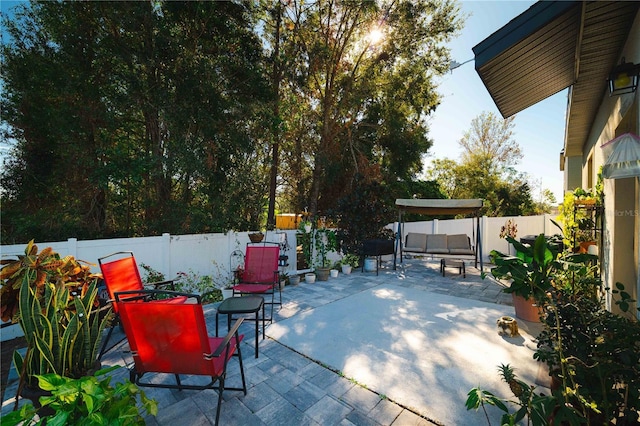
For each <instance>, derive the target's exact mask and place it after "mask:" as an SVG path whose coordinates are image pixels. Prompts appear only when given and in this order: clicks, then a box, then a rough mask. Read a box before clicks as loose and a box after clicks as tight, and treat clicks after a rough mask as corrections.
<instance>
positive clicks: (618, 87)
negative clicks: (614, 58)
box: [608, 58, 640, 96]
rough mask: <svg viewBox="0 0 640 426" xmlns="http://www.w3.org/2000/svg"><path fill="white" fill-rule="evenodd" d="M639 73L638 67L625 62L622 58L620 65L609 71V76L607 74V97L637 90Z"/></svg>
mask: <svg viewBox="0 0 640 426" xmlns="http://www.w3.org/2000/svg"><path fill="white" fill-rule="evenodd" d="M639 72H640V66H639V65H635V64H633V63H631V62H626V61H625V59H624V58H622V61H621V62H620V65H618V66H616V67H615V68H614V69H613V70H611V74H609V79H608V81H609V95H610V96H613V95H624V94H625V93H633V92H635V91H636V89H637V88H638V73H639Z"/></svg>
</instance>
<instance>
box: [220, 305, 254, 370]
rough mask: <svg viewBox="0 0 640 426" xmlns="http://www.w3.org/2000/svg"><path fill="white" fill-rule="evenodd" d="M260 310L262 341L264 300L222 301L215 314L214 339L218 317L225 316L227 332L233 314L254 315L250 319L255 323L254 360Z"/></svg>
mask: <svg viewBox="0 0 640 426" xmlns="http://www.w3.org/2000/svg"><path fill="white" fill-rule="evenodd" d="M260 309H262V339H264V298H263V297H262V296H242V297H230V298H228V299H225V300H223V301H222V303H220V306H218V311H217V312H216V337H217V336H218V315H226V316H227V330H229V329H230V328H231V322H232V321H233V315H234V314H235V315H240V314H255V316H256V317H255V319H251V320H250V321H255V322H256V343H255V349H256V358H258V321H259V318H258V313H259V312H260Z"/></svg>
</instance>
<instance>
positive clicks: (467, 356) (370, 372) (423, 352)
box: [267, 283, 538, 425]
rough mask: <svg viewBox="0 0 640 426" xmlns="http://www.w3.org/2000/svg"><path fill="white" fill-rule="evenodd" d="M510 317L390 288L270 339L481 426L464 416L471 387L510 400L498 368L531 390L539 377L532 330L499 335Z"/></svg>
mask: <svg viewBox="0 0 640 426" xmlns="http://www.w3.org/2000/svg"><path fill="white" fill-rule="evenodd" d="M511 311H512V308H511V307H508V306H505V305H497V304H492V303H487V302H482V301H477V300H472V299H464V298H460V297H454V296H448V295H442V294H436V293H431V292H428V291H424V290H418V289H414V288H406V287H401V286H398V285H394V284H386V283H385V284H381V285H379V286H377V287H375V288H372V289H368V290H365V291H363V292H360V293H357V294H353V295H351V296H349V297H345V298H343V299H340V300H337V301H335V302H332V303H328V304H326V305H323V306H320V307H318V308H315V309H313V310H311V311H308V312H305V313H303V314H301V315H298V316H295V317H292V318H289V319H286V320H283V321H279V322H277V323H276V324H274V325H273V326H271V327H270V328H269V330H268V331H267V335H268V336H269V337H271V338H273V339H275V340H276V341H278V342H280V343H282V344H284V345H286V346H288V347H291V348H293V349H295V350H296V351H298V352H300V353H303V354H305V355H306V356H308V357H310V358H312V359H314V360H316V361H318V362H320V363H322V364H325V365H328V366H329V367H330V368H332V369H335V370H337V371H340V372H342V373H343V374H344V375H345V377H347V378H350V379H353V380H354V381H355V382H357V383H360V384H363V385H365V386H366V387H367V388H368V389H370V390H373V391H374V392H376V393H378V394H380V395H384V396H386V397H388V398H389V399H390V400H392V401H394V402H396V403H398V404H400V405H402V406H404V407H408V408H411V409H412V410H413V411H415V412H417V413H419V414H421V415H423V416H424V417H426V418H427V419H430V420H432V421H435V422H436V423H442V424H448V425H463V424H468V425H474V424H478V423H482V422H483V421H484V414H482V413H475V412H469V411H467V410H466V409H465V406H464V402H465V400H466V397H467V392H468V391H469V390H470V389H471V388H473V387H474V386H482V387H483V388H485V389H488V390H491V391H492V392H495V393H497V394H498V395H500V394H501V390H502V391H504V392H502V396H505V397H507V396H511V395H509V388H508V386H507V385H506V384H504V383H501V381H500V378H499V377H498V374H497V366H498V365H499V364H501V363H505V364H506V363H509V364H511V365H512V366H514V367H515V368H516V369H517V373H518V374H519V376H520V377H521V378H522V379H523V380H524V381H526V382H528V383H534V382H535V380H536V377H537V374H538V365H537V363H536V362H534V360H533V358H532V356H533V352H534V351H535V348H536V343H535V341H534V337H533V336H532V335H531V334H529V333H528V332H526V331H525V327H522V330H521V336H520V337H516V338H506V337H502V336H500V335H498V333H497V328H496V320H497V319H498V318H499V317H500V316H502V315H507V314H510V315H512V314H513V313H512V312H511ZM361 404H363V403H358V405H361ZM496 415H497V413H496ZM493 420H495V421H496V422H497V421H499V416H497V417H496V418H494V419H492V421H493Z"/></svg>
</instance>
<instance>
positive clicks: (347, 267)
mask: <svg viewBox="0 0 640 426" xmlns="http://www.w3.org/2000/svg"><path fill="white" fill-rule="evenodd" d="M342 273H343V274H345V275H349V274H350V273H351V265H342Z"/></svg>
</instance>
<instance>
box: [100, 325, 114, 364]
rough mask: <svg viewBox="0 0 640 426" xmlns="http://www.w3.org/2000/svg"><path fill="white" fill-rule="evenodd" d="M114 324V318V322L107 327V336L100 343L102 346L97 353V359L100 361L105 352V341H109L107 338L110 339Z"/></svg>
mask: <svg viewBox="0 0 640 426" xmlns="http://www.w3.org/2000/svg"><path fill="white" fill-rule="evenodd" d="M115 326H116V322H115V320H114V322H113V323H112V324H111V327H110V328H109V332H108V333H107V337H106V338H105V339H104V342H103V343H102V348H100V354H99V355H98V361H100V360H101V359H102V356H103V355H104V354H105V352H107V343H109V339H111V333H113V328H114V327H115Z"/></svg>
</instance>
